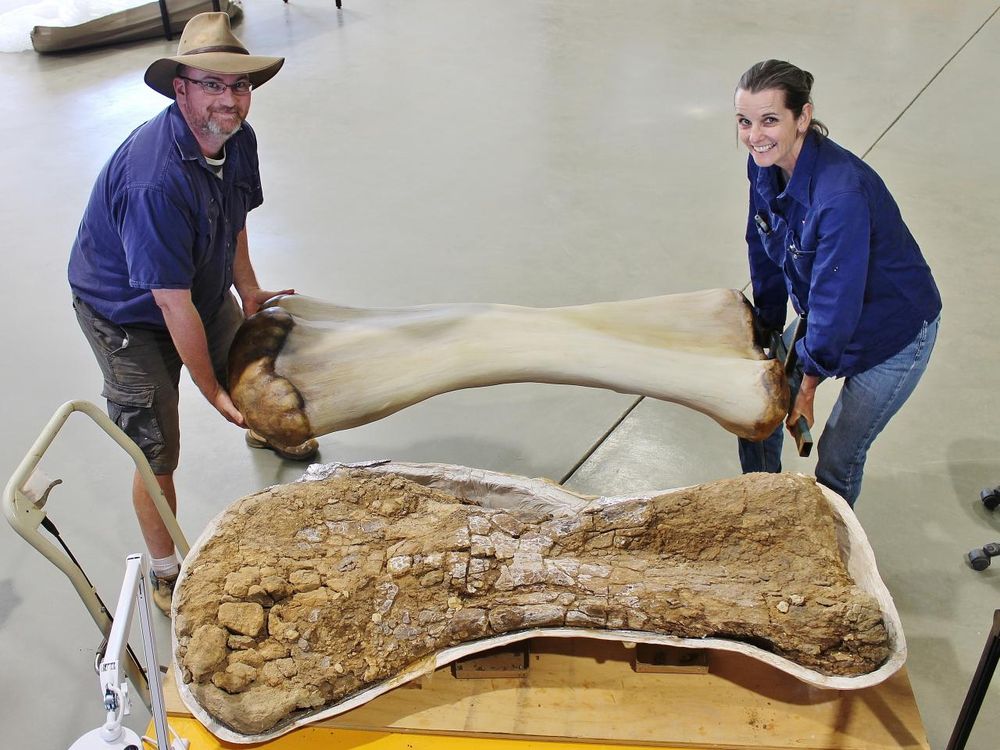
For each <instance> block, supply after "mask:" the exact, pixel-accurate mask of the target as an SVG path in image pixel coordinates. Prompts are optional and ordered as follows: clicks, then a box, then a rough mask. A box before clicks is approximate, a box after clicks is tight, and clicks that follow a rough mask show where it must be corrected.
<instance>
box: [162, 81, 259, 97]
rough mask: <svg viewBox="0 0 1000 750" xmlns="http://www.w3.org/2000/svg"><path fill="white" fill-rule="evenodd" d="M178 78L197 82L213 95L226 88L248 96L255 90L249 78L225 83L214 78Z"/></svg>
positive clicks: (238, 94) (203, 89)
mask: <svg viewBox="0 0 1000 750" xmlns="http://www.w3.org/2000/svg"><path fill="white" fill-rule="evenodd" d="M177 77H178V78H183V79H184V80H185V81H191V83H197V84H198V85H199V86H201V88H202V91H204V92H205V93H206V94H209V95H211V96H219V95H220V94H221V93H223V92H224V91H225V90H226V89H232V90H233V93H234V94H236V96H246V95H247V94H249V93H250V91H251V90H253V84H252V83H250V81H248V80H247V79H245V78H244V79H242V80H239V81H237V82H236V83H223V82H222V81H213V80H204V81H203V80H199V79H197V78H188V77H187V76H177Z"/></svg>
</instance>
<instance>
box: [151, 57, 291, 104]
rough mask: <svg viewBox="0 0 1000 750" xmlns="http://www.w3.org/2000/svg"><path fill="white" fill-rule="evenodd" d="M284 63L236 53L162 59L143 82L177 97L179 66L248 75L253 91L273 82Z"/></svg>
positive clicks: (283, 61) (208, 71)
mask: <svg viewBox="0 0 1000 750" xmlns="http://www.w3.org/2000/svg"><path fill="white" fill-rule="evenodd" d="M284 64H285V58H283V57H264V56H262V55H241V54H238V53H235V52H202V53H199V54H195V55H175V56H173V57H161V58H160V59H159V60H156V61H155V62H153V64H152V65H150V66H149V67H148V68H146V75H145V77H144V80H145V81H146V85H147V86H149V87H150V88H151V89H153V91H156V92H158V93H160V94H163V95H164V96H166V97H168V98H170V99H173V98H174V78H175V77H176V76H177V66H178V65H187V66H189V67H192V68H197V69H198V70H204V71H205V72H206V73H218V74H219V75H227V76H228V75H246V76H247V77H248V78H249V79H250V83H251V84H253V87H254V88H257V87H258V86H263V85H264V84H265V83H267V82H268V81H270V80H271V79H272V78H273V77H274V75H275V73H277V72H278V71H279V70H281V66H282V65H284Z"/></svg>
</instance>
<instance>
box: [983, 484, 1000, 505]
mask: <svg viewBox="0 0 1000 750" xmlns="http://www.w3.org/2000/svg"><path fill="white" fill-rule="evenodd" d="M979 499H980V500H982V501H983V505H985V506H986V507H987V508H989V509H990V510H996V509H997V506H1000V487H987V488H985V489H983V490H982V491H981V492H980V493H979Z"/></svg>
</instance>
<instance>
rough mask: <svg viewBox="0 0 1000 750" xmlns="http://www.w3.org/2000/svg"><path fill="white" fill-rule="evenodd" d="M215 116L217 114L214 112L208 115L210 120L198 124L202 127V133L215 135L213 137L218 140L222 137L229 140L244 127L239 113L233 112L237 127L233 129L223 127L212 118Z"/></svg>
mask: <svg viewBox="0 0 1000 750" xmlns="http://www.w3.org/2000/svg"><path fill="white" fill-rule="evenodd" d="M213 114H215V113H214V112H209V113H208V118H207V119H205V120H204V121H203V122H200V123H198V124H199V125H200V127H201V129H202V131H203V132H205V133H208V134H210V135H213V136H215V137H217V138H218V137H222V138H227V139H228V138H231V137H232V136H234V135H236V133H237V132H239V129H240V128H241V127H243V118H242V117H240V115H239V113H238V112H233V113H232V114H234V115H235V116H236V125H235V126H232V127H223V126H222V125H220V124H219V123H218V122H217V121H216V120H215V118H213V117H212V115H213Z"/></svg>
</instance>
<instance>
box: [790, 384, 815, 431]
mask: <svg viewBox="0 0 1000 750" xmlns="http://www.w3.org/2000/svg"><path fill="white" fill-rule="evenodd" d="M818 385H819V376H818V375H803V376H802V385H800V386H799V395H798V396H797V397H796V398H795V405H794V406H792V410H791V412H789V414H788V419H786V420H785V426H786V427H788V429H792V426H793V425H794V424H795V423H796V422H798V421H799V417H805V418H806V424H807V425H809V428H810V429H812V426H813V422H814V421H815V420H814V419H813V399H814V398H815V397H816V386H818Z"/></svg>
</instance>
